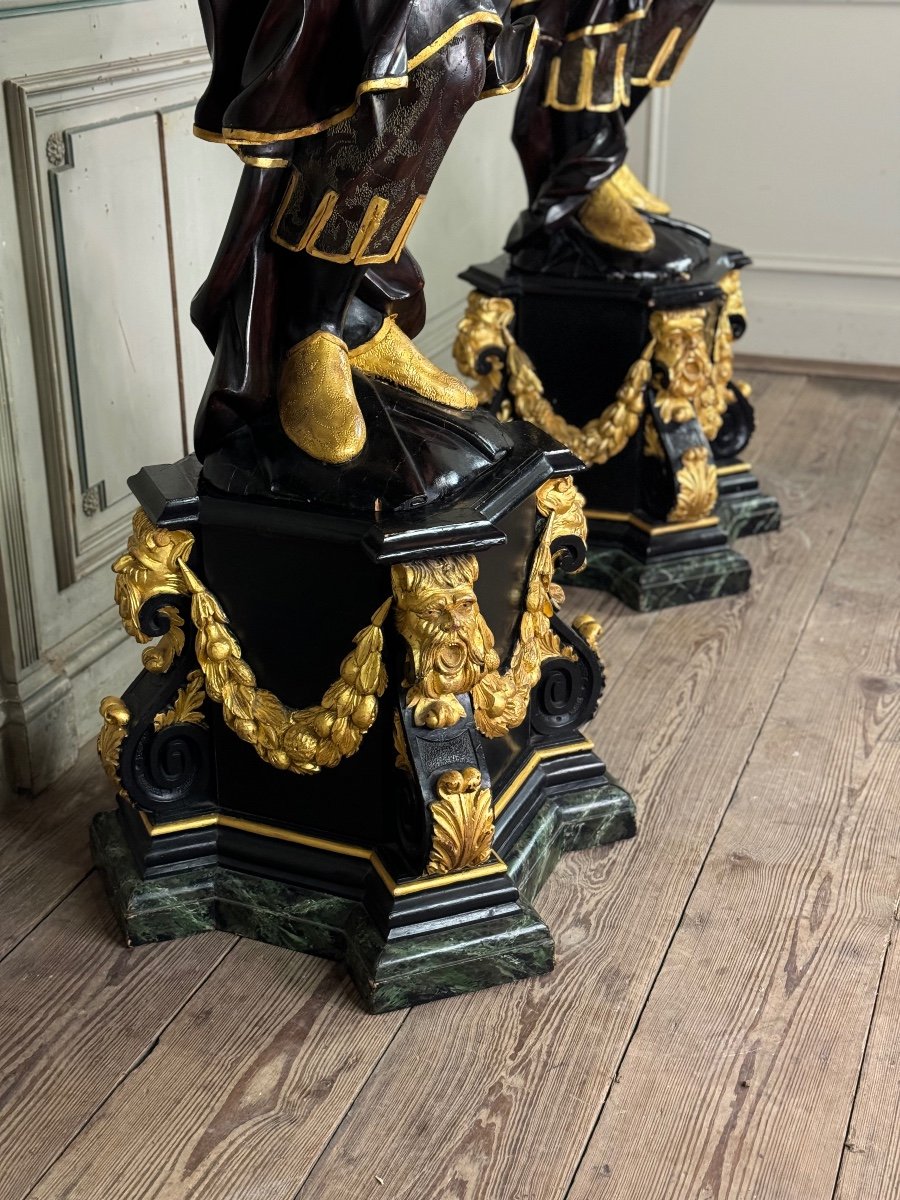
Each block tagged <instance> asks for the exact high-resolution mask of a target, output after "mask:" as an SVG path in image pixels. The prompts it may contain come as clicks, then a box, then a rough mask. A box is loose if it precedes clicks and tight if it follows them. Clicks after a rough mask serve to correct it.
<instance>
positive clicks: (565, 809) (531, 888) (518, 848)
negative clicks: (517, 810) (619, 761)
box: [505, 780, 637, 901]
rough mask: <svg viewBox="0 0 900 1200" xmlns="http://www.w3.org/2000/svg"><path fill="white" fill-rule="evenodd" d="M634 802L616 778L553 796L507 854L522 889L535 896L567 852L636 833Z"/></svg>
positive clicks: (510, 870) (507, 862)
mask: <svg viewBox="0 0 900 1200" xmlns="http://www.w3.org/2000/svg"><path fill="white" fill-rule="evenodd" d="M636 832H637V823H636V819H635V811H634V801H633V800H632V798H631V797H630V796H629V795H628V793H627V792H626V791H625V790H624V789H623V788H621V787H619V785H618V784H617V783H616V782H615V781H614V780H610V782H609V783H607V784H605V785H604V786H603V787H595V788H586V789H584V790H583V791H578V792H570V793H568V794H566V795H563V796H560V797H558V798H556V797H551V798H550V799H549V800H547V801H546V803H545V804H544V805H543V806H542V808H541V809H540V811H539V812H538V814H537V816H536V817H535V818H534V820H533V821H532V822H531V824H530V825H529V826H528V828H527V829H526V830H525V831H524V832H523V833H522V834H521V835H520V837H519V838H518V840H517V841H516V844H515V846H514V847H513V848H512V850H511V851H510V852H508V853H507V855H506V859H505V861H506V865H507V867H508V868H509V873H510V875H511V876H512V878H513V879H514V880H515V882H516V884H517V886H518V888H519V891H520V892H521V893H522V895H523V896H525V897H526V899H528V900H532V901H533V900H534V899H535V897H536V896H537V894H538V892H539V891H540V890H541V888H542V887H543V885H544V883H545V882H546V881H547V879H548V878H549V877H550V875H551V874H552V873H553V870H554V868H555V866H556V864H557V863H558V862H559V860H560V858H561V857H562V855H563V854H565V853H568V852H569V851H571V850H589V849H591V848H592V847H593V846H605V845H608V844H609V843H611V842H619V841H623V840H625V839H627V838H632V837H634V836H635V834H636Z"/></svg>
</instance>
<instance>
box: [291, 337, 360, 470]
mask: <svg viewBox="0 0 900 1200" xmlns="http://www.w3.org/2000/svg"><path fill="white" fill-rule="evenodd" d="M278 412H279V415H280V417H281V424H282V427H283V429H284V432H285V433H286V434H287V435H288V437H289V438H290V439H291V441H292V442H293V443H294V445H295V446H299V447H300V449H301V450H304V451H306V453H307V454H309V455H310V456H311V457H312V458H317V459H319V461H320V462H327V463H342V462H347V461H348V460H349V459H351V458H354V457H355V456H356V455H357V454H359V452H360V450H362V448H363V446H364V445H365V443H366V426H365V422H364V421H363V416H362V413H361V412H360V408H359V404H358V403H357V400H356V392H355V391H354V390H353V374H352V372H351V370H350V362H349V359H348V353H347V347H346V345H345V344H344V343H343V342H342V341H341V339H340V338H339V337H336V336H335V335H334V334H333V333H328V332H326V331H325V330H323V329H318V330H316V332H315V333H311V334H310V335H309V337H307V338H304V339H303V341H302V342H298V343H297V345H296V346H294V347H292V349H290V350H289V351H288V353H287V356H286V358H285V360H284V366H283V367H282V369H281V380H280V382H279V385H278Z"/></svg>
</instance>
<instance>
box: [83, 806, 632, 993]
mask: <svg viewBox="0 0 900 1200" xmlns="http://www.w3.org/2000/svg"><path fill="white" fill-rule="evenodd" d="M634 834H635V815H634V804H633V802H632V800H631V797H630V796H629V795H628V793H627V792H625V791H623V790H622V789H621V788H620V787H619V786H618V785H617V784H614V783H608V784H605V785H604V786H602V787H595V788H589V789H585V790H583V791H574V792H570V793H566V794H565V795H563V796H561V797H559V798H555V797H550V798H548V799H547V800H546V801H545V802H544V804H543V805H542V807H541V808H540V809H539V810H538V812H537V813H536V815H535V816H534V817H533V818H532V820H531V822H530V823H529V824H528V825H527V826H526V828H525V829H524V830H523V831H522V832H521V833H520V834H519V835H518V836H517V837H516V839H515V841H514V842H513V843H512V845H511V846H510V847H509V849H508V850H507V851H506V854H505V861H506V863H507V867H508V870H509V875H510V877H511V878H512V879H513V881H514V882H515V883H516V885H517V886H518V888H519V892H520V896H521V898H522V901H523V902H522V903H519V904H511V905H509V906H507V908H508V911H499V912H494V911H491V912H485V913H481V914H468V915H467V917H466V919H464V920H461V921H459V922H458V923H456V924H445V925H443V926H442V927H441V928H438V929H433V930H421V929H418V930H414V931H413V932H411V933H409V934H408V935H407V936H403V937H394V938H391V939H387V938H385V937H384V936H383V935H382V934H381V933H380V932H379V931H378V930H377V929H376V928H375V926H374V925H373V923H372V921H371V918H370V917H369V915H368V913H367V911H366V909H365V908H364V907H363V905H362V904H361V903H360V902H358V901H356V900H350V899H344V898H342V897H338V896H333V895H328V894H325V893H323V892H318V891H312V890H309V889H305V888H301V887H298V886H296V885H294V884H287V883H282V882H279V881H277V880H273V879H266V878H263V877H260V876H257V875H251V874H249V873H246V872H242V871H234V870H230V869H229V868H226V867H223V866H220V865H215V864H213V865H209V866H197V867H192V868H190V869H188V870H183V871H177V872H173V873H172V874H171V875H164V876H156V877H154V878H152V879H143V878H141V876H140V875H139V874H138V873H137V871H136V870H135V867H134V860H133V857H132V854H131V851H130V849H129V847H128V844H127V842H126V840H125V836H124V833H123V830H122V825H121V822H120V819H119V815H118V813H116V812H109V813H99V814H98V815H97V816H96V817H95V818H94V821H93V824H92V826H91V845H92V849H93V854H94V862H95V863H96V865H97V867H98V868H99V869H100V870H101V871H102V873H103V876H104V879H105V881H106V886H107V891H108V893H109V897H110V901H111V903H112V907H113V910H114V912H115V913H116V916H117V918H118V920H119V923H120V925H121V926H122V930H123V932H124V934H125V937H126V939H127V941H128V943H129V945H132V946H135V945H140V944H142V943H146V942H157V941H166V940H168V939H171V938H176V937H184V936H186V935H187V934H191V933H199V932H201V931H203V930H209V929H222V930H227V931H228V932H231V933H237V934H240V935H242V936H244V937H252V938H255V939H257V940H259V941H264V942H270V943H271V944H273V945H277V946H285V947H287V948H288V949H291V950H300V951H303V952H304V953H307V954H316V955H319V956H321V957H324V958H333V959H337V960H339V961H343V962H345V963H346V966H347V969H348V970H349V972H350V974H351V976H352V977H353V979H354V981H355V983H356V985H357V987H358V989H359V992H360V995H361V997H362V1000H363V1003H364V1004H365V1005H366V1007H367V1008H369V1009H370V1010H371V1011H373V1012H388V1011H390V1010H392V1009H396V1008H405V1007H407V1006H409V1005H411V1004H421V1003H423V1002H425V1001H427V1000H436V999H440V998H442V997H445V996H454V995H458V994H460V993H462V992H470V991H476V990H478V989H480V988H485V987H492V986H493V985H495V984H499V983H505V982H508V981H510V980H514V979H522V978H525V977H527V976H530V975H540V974H543V973H544V972H546V971H549V970H550V969H551V968H552V966H553V955H554V947H553V938H552V935H551V933H550V930H549V929H548V928H547V926H546V925H545V924H544V922H543V921H542V920H541V919H540V917H539V916H538V915H537V914H536V913H535V912H534V910H533V909H532V908H531V907H530V904H531V902H532V901H533V900H534V898H535V896H536V895H537V893H538V891H539V890H540V888H541V886H542V884H543V883H544V881H545V880H546V879H547V877H548V876H549V875H550V873H551V872H552V871H553V868H554V867H555V866H556V864H557V862H558V861H559V858H560V856H561V855H562V854H563V853H564V852H565V851H568V850H580V849H586V848H588V847H590V846H598V845H603V844H605V843H608V842H614V841H619V840H621V839H622V838H629V837H633V836H634Z"/></svg>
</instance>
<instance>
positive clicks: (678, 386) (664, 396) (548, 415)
mask: <svg viewBox="0 0 900 1200" xmlns="http://www.w3.org/2000/svg"><path fill="white" fill-rule="evenodd" d="M720 286H721V288H722V291H723V293H724V302H723V303H722V305H721V307H720V310H719V314H718V318H717V321H716V325H715V331H714V335H713V337H712V339H710V332H709V328H710V327H709V320H710V317H709V313H708V311H707V309H705V308H695V309H682V310H674V311H665V310H663V311H659V312H656V313H654V314H653V316H652V317H651V321H650V340H649V341H648V343H647V345H646V346H645V347H644V350H643V351H642V353H641V355H640V357H639V358H638V359H637V360H636V361H635V362H634V363H632V365H631V367H630V368H629V369H628V372H627V374H626V376H625V379H624V381H623V382H622V385H621V386H620V388H619V390H618V391H617V393H616V397H615V399H614V400H613V402H612V404H610V405H608V406H607V407H606V408H605V409H604V410H603V412H602V413H601V414H600V416H599V417H596V418H595V419H594V420H592V421H588V422H587V424H585V425H583V426H581V427H579V426H576V425H571V424H570V423H569V422H568V421H566V420H565V419H564V418H563V417H562V416H561V415H560V414H559V413H558V412H557V411H556V410H555V408H554V407H553V405H552V404H551V403H550V401H549V400H548V399H547V397H546V396H545V395H544V389H543V385H542V384H541V381H540V379H539V377H538V375H537V372H536V371H535V369H534V365H533V364H532V362H531V360H530V359H529V357H528V355H527V354H526V353H525V352H524V351H523V350H522V349H521V347H520V346H518V345H517V343H516V341H515V338H514V337H513V335H512V333H511V332H510V330H511V326H512V323H513V321H514V319H515V308H514V306H513V303H512V301H511V300H508V299H505V298H503V297H498V296H485V295H483V294H482V293H481V292H471V293H470V294H469V300H468V306H467V308H466V313H465V316H464V317H463V319H462V320H461V322H460V324H459V329H458V332H457V337H456V341H455V343H454V346H453V353H454V356H455V359H456V365H457V367H458V368H459V370H460V371H461V372H462V374H464V375H466V376H467V377H469V378H470V379H472V380H473V381H474V389H473V390H474V391H475V393H476V395H477V396H478V400H479V403H481V404H490V403H491V402H492V401H493V400H494V398H495V397H496V396H497V395H498V393H500V392H501V391H503V390H506V391H508V392H509V395H510V397H511V398H512V401H513V404H514V407H515V413H516V415H517V416H518V417H521V418H522V419H523V420H526V421H531V422H532V424H534V425H537V426H539V427H540V428H541V429H543V430H544V431H545V432H546V433H548V434H550V436H551V437H554V438H556V439H557V441H560V442H562V443H563V444H564V445H566V446H568V447H569V448H570V449H571V450H573V451H574V452H575V453H576V454H577V455H578V457H579V458H581V459H582V460H583V461H584V462H585V463H587V464H588V465H589V466H596V465H600V464H602V463H605V462H608V461H609V459H610V458H613V457H614V456H615V455H616V454H618V453H620V451H621V450H623V449H624V447H625V446H626V445H627V444H628V442H629V440H630V439H631V438H632V437H634V435H635V434H636V433H637V431H638V429H639V428H640V424H641V418H642V417H644V415H645V413H646V418H645V422H644V429H645V444H646V451H647V453H649V454H652V455H655V456H656V457H660V458H661V457H662V456H663V452H662V448H661V446H660V445H659V439H658V436H657V434H656V430H655V427H654V426H653V422H652V419H651V418H650V416H649V413H647V397H646V390H647V385H648V384H649V383H650V382H651V381H652V382H653V383H654V385H655V390H656V397H655V404H656V407H657V409H658V411H659V415H660V417H661V418H662V420H663V421H665V422H667V423H668V422H676V423H680V422H684V421H690V420H692V419H694V418H696V419H697V421H698V422H699V424H700V427H701V428H702V430H703V433H704V435H705V436H706V438H707V439H708V440H709V441H712V440H713V439H714V438H715V437H716V436H717V434H718V433H719V430H720V429H721V428H722V420H723V414H724V413H725V411H726V409H727V407H728V405H729V404H731V403H733V402H734V400H735V399H736V397H735V393H734V392H733V391H732V388H731V386H729V385H731V384H732V383H733V385H734V387H736V388H737V389H738V392H739V393H741V394H743V395H748V394H749V388H748V387H747V385H746V384H743V383H740V382H738V381H733V380H732V374H733V370H734V351H733V342H734V331H733V326H732V317H733V316H735V317H736V316H743V315H745V311H746V310H745V309H744V303H743V297H742V295H741V285H740V273H739V272H738V271H731V272H729V273H728V274H727V275H726V276H725V277H724V278H723V279H722V281H721V283H720ZM710 340H711V341H712V345H710ZM504 377H505V388H504Z"/></svg>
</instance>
